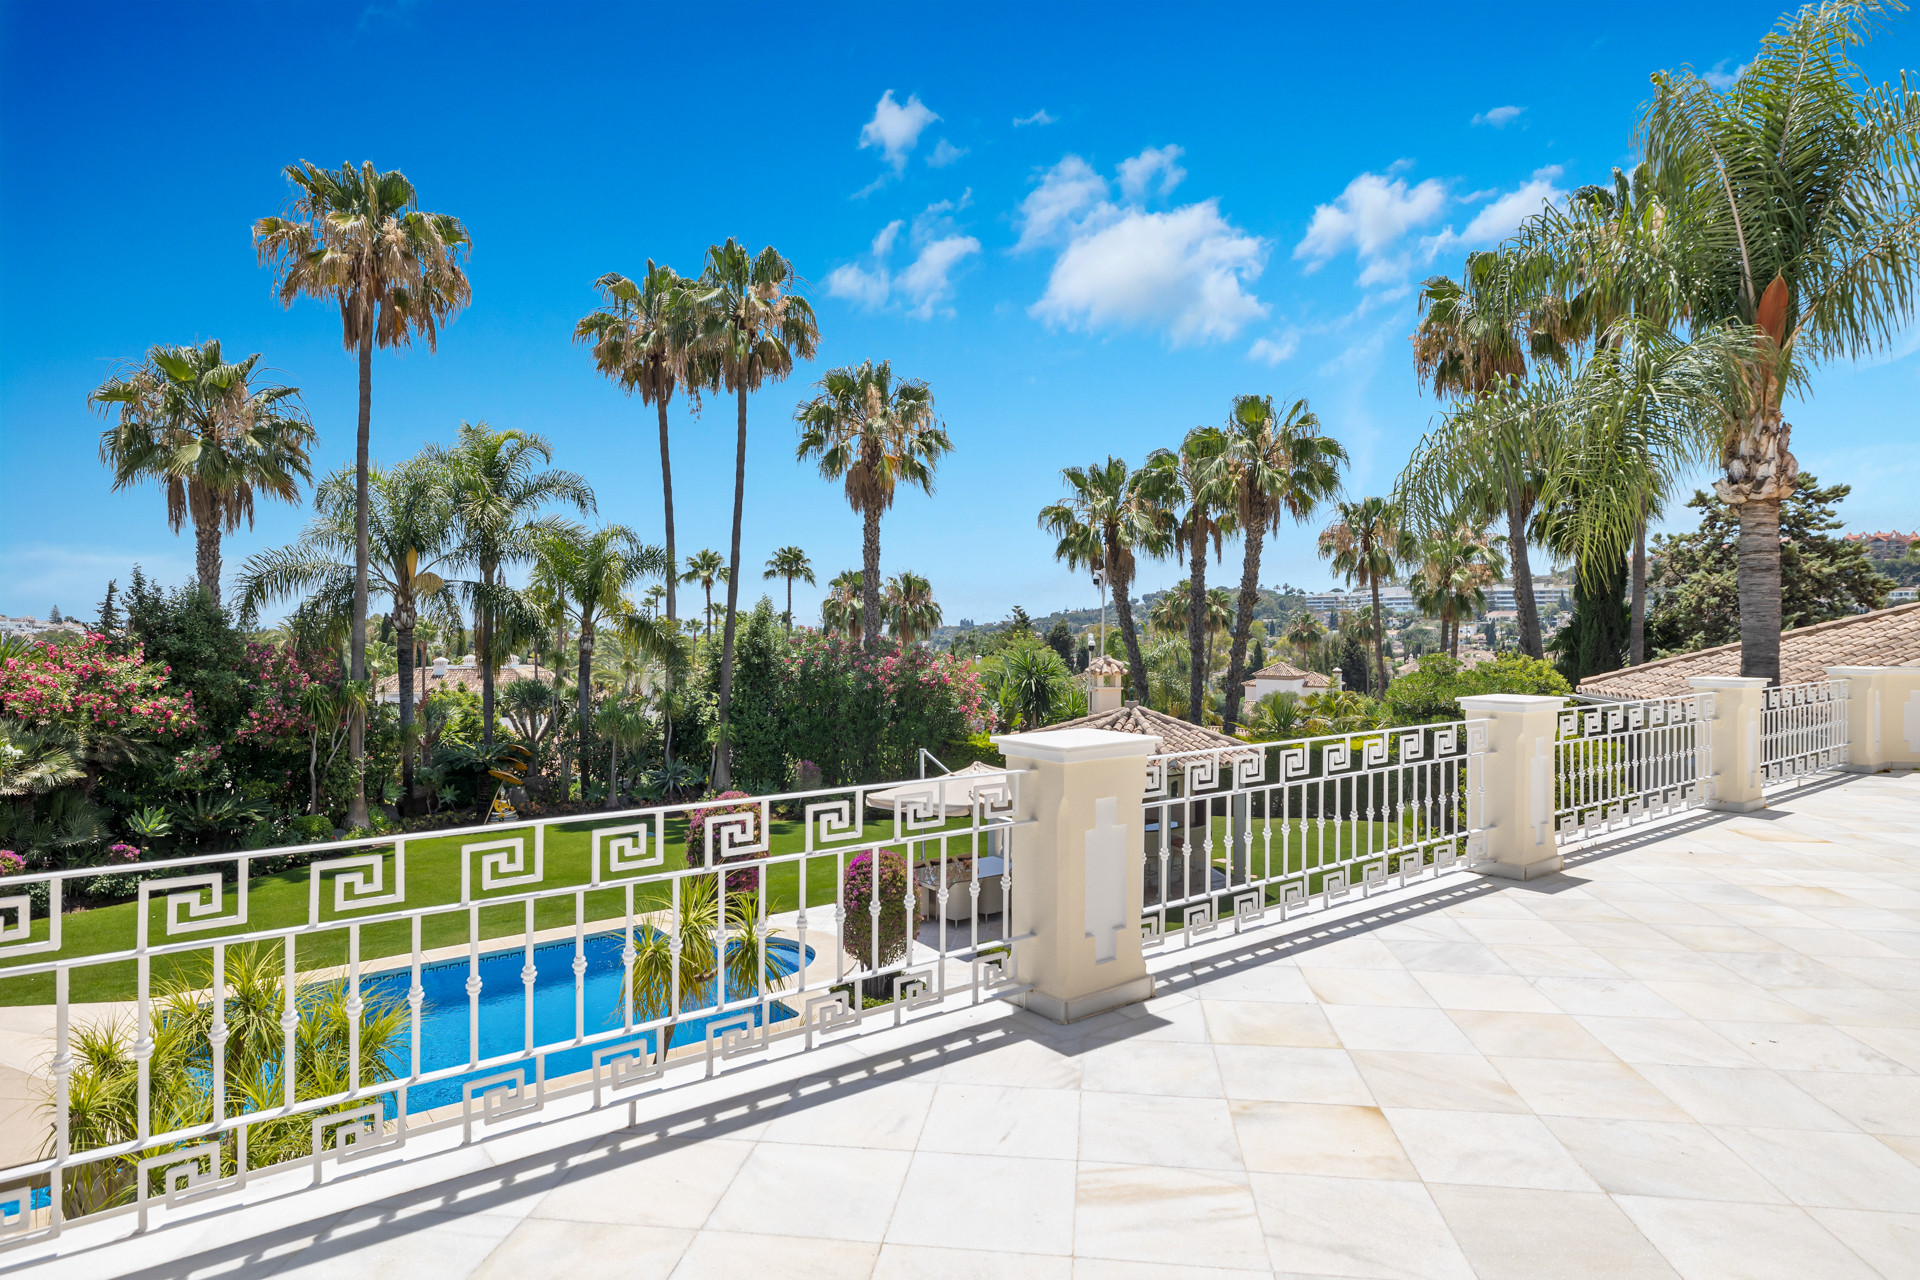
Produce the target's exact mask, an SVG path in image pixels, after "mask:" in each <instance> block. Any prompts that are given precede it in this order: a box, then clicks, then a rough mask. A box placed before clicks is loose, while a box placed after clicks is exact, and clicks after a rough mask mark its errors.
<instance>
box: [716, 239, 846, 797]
mask: <svg viewBox="0 0 1920 1280" xmlns="http://www.w3.org/2000/svg"><path fill="white" fill-rule="evenodd" d="M802 283H803V282H802V281H801V279H800V277H799V276H798V275H797V274H796V273H795V272H794V269H793V264H792V263H791V262H789V261H787V260H786V258H784V257H782V256H781V254H780V252H779V251H778V250H777V249H774V248H773V247H771V246H768V247H767V248H765V249H762V250H761V251H760V252H759V253H758V254H754V253H751V252H749V251H748V249H747V247H746V246H745V245H743V244H741V243H740V242H739V241H737V240H732V239H729V240H728V241H727V242H726V243H725V244H717V245H714V246H713V247H712V248H710V249H708V250H707V265H706V270H705V271H703V272H702V273H701V275H700V280H699V283H698V284H697V285H696V286H695V287H694V289H693V292H692V294H691V296H690V303H691V305H692V306H693V308H694V319H695V333H696V339H695V341H696V347H697V349H698V351H699V353H700V361H701V368H702V370H703V372H702V375H701V376H702V378H703V379H705V380H706V381H707V383H708V385H711V386H714V387H724V388H725V389H726V390H728V391H731V392H733V393H734V397H735V401H736V404H737V417H738V429H737V436H736V441H735V445H734V455H733V543H732V550H731V552H730V554H729V557H728V561H727V570H728V571H727V622H726V627H725V630H724V631H723V632H722V638H721V642H720V690H719V694H720V698H719V703H720V705H719V707H718V708H717V718H718V722H719V724H718V728H719V740H718V742H717V744H716V747H715V752H714V756H715V758H714V769H713V786H714V790H716V791H724V790H726V787H727V783H728V782H729V780H730V779H731V777H732V772H733V764H732V751H731V749H730V747H729V746H728V738H727V735H728V720H727V717H728V715H729V713H730V711H731V709H732V705H733V635H734V627H735V623H736V620H737V616H738V613H739V609H738V606H739V602H740V599H739V597H740V520H741V515H742V511H743V508H744V505H745V503H746V495H747V393H748V392H750V391H757V390H759V389H760V387H761V385H762V384H764V383H766V382H769V381H773V382H778V381H780V380H781V379H783V378H785V377H786V376H787V375H788V374H789V373H792V372H793V363H794V361H795V360H811V359H813V353H814V351H815V349H816V348H818V346H819V345H820V327H819V325H818V324H817V323H816V322H815V320H814V315H813V308H812V307H811V306H809V305H808V303H807V300H806V299H805V298H802V297H801V296H800V295H799V294H798V293H796V292H795V290H796V289H797V288H798V287H799V286H800V285H801V284H802Z"/></svg>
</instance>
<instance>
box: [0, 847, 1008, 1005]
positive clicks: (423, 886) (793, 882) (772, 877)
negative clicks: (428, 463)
mask: <svg viewBox="0 0 1920 1280" xmlns="http://www.w3.org/2000/svg"><path fill="white" fill-rule="evenodd" d="M595 825H604V824H603V823H596V821H595V820H594V819H591V818H587V819H582V820H581V821H579V822H575V823H564V824H558V823H557V824H555V825H554V826H551V827H549V828H547V838H546V867H545V871H546V875H545V878H544V879H543V880H542V881H541V883H540V886H539V887H542V888H556V887H565V886H574V885H584V884H586V883H587V882H588V880H589V878H590V874H591V868H590V866H589V864H590V862H591V855H592V838H591V836H590V834H589V833H590V832H591V831H592V829H593V827H594V826H595ZM948 825H949V827H950V828H951V829H965V828H966V827H967V826H968V825H969V824H968V821H967V820H966V819H955V820H953V822H951V823H949V824H948ZM772 827H773V834H772V841H771V845H772V852H773V853H775V854H781V853H798V852H800V851H801V849H802V848H803V847H804V845H805V834H806V833H805V827H804V824H803V823H801V822H797V821H795V822H780V821H775V822H774V823H773V824H772ZM892 829H893V824H892V820H891V819H889V818H882V819H880V820H878V821H874V820H871V819H870V820H869V822H868V833H869V834H870V835H872V836H874V837H876V838H877V837H880V836H884V835H887V834H890V833H891V832H892ZM513 834H521V833H519V832H503V833H502V835H513ZM490 838H493V837H490V836H467V837H460V838H451V839H449V838H441V839H432V838H426V837H422V838H419V839H415V840H410V841H408V843H407V897H406V903H405V908H406V909H419V908H425V907H434V906H440V905H450V906H451V904H457V903H458V902H459V901H460V863H461V858H460V845H461V844H463V843H472V842H477V841H481V840H486V839H490ZM527 838H528V840H529V842H531V834H530V833H527ZM685 841H686V823H685V821H684V820H683V819H678V818H675V819H672V820H670V821H669V822H668V823H667V846H668V850H667V860H666V868H667V869H669V870H671V869H674V868H679V867H684V866H685V865H686V859H685V856H684V850H685ZM982 843H983V844H984V841H983V842H982ZM971 845H972V840H971V838H970V837H967V836H961V837H958V838H956V839H954V840H953V841H952V848H951V851H950V853H951V855H952V856H956V857H957V856H960V855H962V854H964V853H967V852H968V851H969V850H970V849H971ZM865 847H867V846H866V845H863V844H861V843H858V842H851V841H850V842H849V843H848V845H847V847H846V853H847V854H848V855H849V856H851V854H852V853H854V852H857V851H858V850H859V849H861V848H865ZM923 848H924V853H921V854H918V855H917V856H918V857H922V858H924V857H932V856H937V848H938V847H937V845H936V844H933V843H928V844H926V845H925V846H923ZM357 852H360V851H359V850H352V849H345V850H342V851H341V854H342V856H345V855H349V854H353V853H357ZM531 852H532V851H531V847H530V843H529V849H528V856H529V860H531ZM480 856H481V855H479V854H476V855H474V862H475V871H474V883H475V884H476V886H477V885H478V883H479V870H478V862H479V858H480ZM384 861H385V864H386V865H385V867H384V868H383V875H384V880H383V882H382V883H383V886H384V887H385V888H386V889H387V890H388V891H389V892H391V890H392V887H393V883H394V872H393V856H392V853H391V851H389V852H388V853H387V854H386V856H385V858H384ZM806 864H807V881H806V885H807V905H808V906H817V905H820V904H823V903H831V902H832V901H833V900H834V897H835V891H834V879H835V874H836V864H837V858H836V855H835V854H831V853H829V854H815V855H814V856H812V857H810V858H808V859H806ZM209 869H211V868H209ZM228 874H229V877H230V876H231V872H230V871H229V873H228ZM645 874H648V875H652V874H657V872H655V871H653V870H652V869H649V871H648V872H647V873H645ZM514 892H515V890H512V889H503V890H500V891H498V892H497V893H494V894H489V895H480V894H478V893H476V895H475V896H476V897H479V898H486V897H494V898H498V897H506V896H510V895H511V894H512V893H514ZM308 897H309V889H308V870H307V868H305V867H300V868H296V869H295V870H292V871H287V872H282V873H281V874H279V875H271V876H260V877H256V878H255V879H253V880H251V881H249V882H248V885H247V923H246V924H244V925H237V926H230V927H228V928H224V929H209V930H207V931H206V932H204V933H195V934H184V933H183V934H177V935H175V936H174V937H173V938H171V939H169V938H168V937H167V935H166V920H165V910H166V908H165V902H164V899H163V898H159V897H156V898H155V899H154V900H153V901H152V902H150V903H149V911H150V913H151V919H150V921H149V924H148V938H149V940H150V943H151V945H156V946H157V945H160V944H161V943H162V942H167V941H172V942H180V941H187V940H194V941H210V940H212V939H215V938H219V937H222V936H229V935H232V934H235V933H245V932H250V931H254V930H261V929H280V928H287V927H290V926H297V925H302V924H305V923H306V922H307V913H308ZM666 902H667V890H666V889H665V888H664V886H661V885H659V884H657V883H656V884H652V885H646V886H644V887H642V888H640V889H637V890H636V892H635V904H634V905H635V910H636V911H650V910H654V909H657V908H659V907H662V906H665V905H666ZM799 902H800V862H799V861H798V860H796V861H794V862H790V863H785V864H781V865H778V866H775V867H773V868H772V869H771V870H770V872H769V874H768V903H767V909H768V911H769V912H781V911H791V910H793V909H794V908H795V907H797V906H798V905H799ZM584 905H585V918H586V919H587V920H607V919H610V918H618V917H620V916H621V915H622V914H623V913H624V911H625V909H626V893H625V891H624V890H623V889H619V888H615V889H599V890H589V891H587V892H586V894H585V904H584ZM332 907H333V889H332V885H331V876H329V877H328V881H327V882H326V883H323V885H322V889H321V895H320V918H321V920H322V921H329V920H343V921H344V920H350V919H352V918H354V917H355V916H356V915H357V916H362V917H364V916H367V915H379V914H382V913H384V912H388V911H395V910H400V909H402V908H400V907H375V908H371V909H367V910H362V911H359V912H346V913H335V912H334V911H333V910H332ZM235 909H236V902H235V895H234V892H233V888H232V886H231V884H229V885H228V888H227V894H226V900H225V902H224V903H223V904H222V914H230V913H232V912H233V911H234V910H235ZM574 910H575V899H574V896H573V895H571V894H566V895H562V896H559V897H555V898H548V899H544V900H542V901H541V902H540V903H538V904H537V907H536V909H535V913H534V927H535V928H536V929H551V928H555V927H559V926H566V925H571V924H572V923H573V922H574ZM138 916H139V909H138V904H137V903H133V902H123V903H119V904H117V905H114V906H110V907H98V908H95V909H93V910H90V911H74V912H69V913H67V914H66V915H65V916H63V917H62V918H61V948H60V957H61V958H72V957H75V956H82V955H100V954H103V953H110V952H115V951H127V950H131V949H132V948H133V947H134V946H135V944H136V936H137V924H138ZM525 926H526V907H525V905H524V904H522V903H517V902H516V903H509V904H505V905H495V906H483V907H481V908H480V935H481V937H483V938H496V937H501V936H504V935H510V934H518V933H520V932H522V931H523V930H524V928H525ZM46 936H47V922H46V921H45V920H38V921H35V923H34V937H35V938H36V939H44V938H46ZM347 936H348V934H347V930H346V929H344V928H339V929H324V930H320V931H316V932H315V933H313V934H312V935H310V936H307V937H302V938H300V939H299V941H298V943H297V945H296V950H295V960H296V964H297V966H298V967H299V968H300V969H303V970H311V969H318V968H323V967H326V966H329V965H337V964H344V963H345V962H346V959H347ZM466 941H467V909H466V908H464V907H459V906H452V909H450V910H446V911H440V912H434V913H432V914H429V915H426V916H424V917H423V918H422V922H421V930H420V945H421V947H422V948H433V947H445V946H450V945H455V944H463V943H465V942H466ZM411 947H412V928H411V925H410V924H409V923H408V922H407V921H404V920H398V921H393V922H391V923H388V924H379V925H370V926H367V927H365V928H363V929H362V930H361V931H360V955H361V959H362V960H363V961H365V960H372V959H375V958H378V957H382V956H393V955H405V954H407V953H408V951H409V950H410V949H411ZM206 954H207V953H206V952H205V951H199V952H196V953H194V954H193V955H192V956H190V957H186V958H185V960H186V962H187V963H189V964H191V965H192V966H193V967H194V968H196V969H198V970H199V971H200V972H204V971H205V966H206V963H207V961H206ZM50 958H52V957H50V956H49V955H47V954H46V953H41V954H39V955H30V956H18V957H10V958H6V959H0V1005H23V1004H48V1003H51V1001H52V1000H53V988H54V980H53V975H52V974H39V975H35V976H31V977H25V978H8V977H6V976H5V971H6V969H8V968H10V967H13V966H15V965H21V964H32V963H35V962H44V961H46V960H48V959H50ZM181 963H182V959H180V958H174V957H159V958H156V959H155V960H154V961H153V976H154V980H155V982H156V983H157V982H158V981H159V980H160V979H161V978H163V977H165V976H166V975H168V974H170V973H173V972H175V971H176V967H177V966H179V965H180V964H181ZM136 981H137V978H136V974H135V968H134V964H133V962H132V961H121V962H119V963H115V964H99V965H90V966H86V967H84V968H76V969H74V970H73V971H72V977H71V979H70V984H71V986H70V994H69V998H70V999H73V1000H77V1001H84V1000H130V999H132V998H133V997H134V996H135V994H136Z"/></svg>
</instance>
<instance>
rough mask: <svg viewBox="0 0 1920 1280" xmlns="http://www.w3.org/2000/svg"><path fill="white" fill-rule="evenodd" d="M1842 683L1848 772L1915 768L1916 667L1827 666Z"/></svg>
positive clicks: (1919, 729) (1918, 739)
mask: <svg viewBox="0 0 1920 1280" xmlns="http://www.w3.org/2000/svg"><path fill="white" fill-rule="evenodd" d="M1827 678H1828V679H1830V680H1845V681H1846V682H1847V735H1848V748H1849V750H1848V755H1847V760H1848V763H1847V765H1846V766H1845V767H1846V768H1847V770H1848V771H1849V772H1852V773H1880V772H1882V771H1884V770H1888V769H1898V770H1908V769H1920V667H1828V668H1827Z"/></svg>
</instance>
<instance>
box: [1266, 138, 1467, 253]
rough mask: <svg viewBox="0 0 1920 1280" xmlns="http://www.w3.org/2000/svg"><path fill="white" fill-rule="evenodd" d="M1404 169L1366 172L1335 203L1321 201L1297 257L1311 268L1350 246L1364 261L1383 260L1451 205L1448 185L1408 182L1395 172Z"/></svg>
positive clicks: (1436, 181)
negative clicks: (1410, 234) (1393, 249)
mask: <svg viewBox="0 0 1920 1280" xmlns="http://www.w3.org/2000/svg"><path fill="white" fill-rule="evenodd" d="M1404 163H1405V162H1402V164H1404ZM1400 167H1402V165H1399V164H1397V165H1395V166H1393V168H1391V169H1388V170H1387V172H1386V173H1384V174H1381V173H1363V174H1361V175H1360V176H1359V177H1357V178H1355V179H1354V180H1353V181H1352V182H1349V183H1348V184H1347V189H1346V190H1345V191H1342V192H1341V193H1340V194H1339V196H1337V197H1336V198H1335V199H1334V201H1333V203H1332V204H1323V205H1316V206H1315V207H1314V210H1313V221H1312V222H1310V223H1308V224H1307V234H1306V235H1305V236H1303V237H1301V240H1300V243H1299V244H1297V245H1295V246H1294V247H1293V256H1294V257H1295V258H1296V259H1299V258H1305V259H1307V261H1308V265H1307V268H1306V269H1307V270H1308V271H1309V272H1311V271H1315V270H1317V269H1318V268H1319V267H1320V266H1321V264H1323V263H1325V262H1326V261H1327V260H1328V259H1329V258H1332V257H1333V256H1334V255H1335V254H1338V253H1340V252H1341V251H1342V250H1343V249H1346V248H1348V247H1351V248H1352V249H1353V250H1354V252H1355V253H1356V254H1358V255H1359V257H1360V258H1361V259H1362V260H1363V261H1364V260H1368V259H1374V258H1380V257H1382V256H1384V255H1385V254H1386V253H1387V251H1388V250H1390V249H1391V248H1392V247H1393V246H1394V244H1395V243H1396V242H1397V241H1398V240H1399V239H1400V237H1402V236H1404V235H1405V234H1406V233H1407V232H1408V231H1410V230H1412V229H1413V228H1414V227H1417V226H1420V225H1421V224H1422V223H1426V222H1431V221H1432V220H1433V219H1434V218H1435V217H1437V216H1439V214H1440V211H1441V210H1442V209H1444V208H1445V207H1446V203H1447V188H1446V184H1444V183H1442V182H1441V181H1440V180H1439V179H1438V178H1428V179H1427V180H1426V181H1425V182H1422V183H1419V184H1418V185H1416V186H1408V185H1407V181H1406V179H1405V178H1399V177H1394V176H1392V175H1393V173H1394V171H1395V170H1396V169H1399V168H1400Z"/></svg>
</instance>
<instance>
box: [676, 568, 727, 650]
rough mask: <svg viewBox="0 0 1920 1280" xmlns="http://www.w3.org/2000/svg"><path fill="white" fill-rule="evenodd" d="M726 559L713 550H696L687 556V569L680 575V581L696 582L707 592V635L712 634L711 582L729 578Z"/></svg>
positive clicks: (723, 580)
mask: <svg viewBox="0 0 1920 1280" xmlns="http://www.w3.org/2000/svg"><path fill="white" fill-rule="evenodd" d="M731 576H732V575H731V574H730V573H729V572H728V569H727V565H726V561H724V560H722V559H721V558H720V553H719V552H718V551H714V550H711V549H709V550H706V551H696V552H694V553H693V554H692V555H690V556H688V557H687V571H686V572H685V573H683V574H681V575H680V581H682V582H697V583H699V584H700V589H701V590H702V591H705V592H706V593H707V608H706V619H707V635H709V636H711V635H712V634H713V584H714V583H716V582H728V581H730V579H731Z"/></svg>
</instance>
